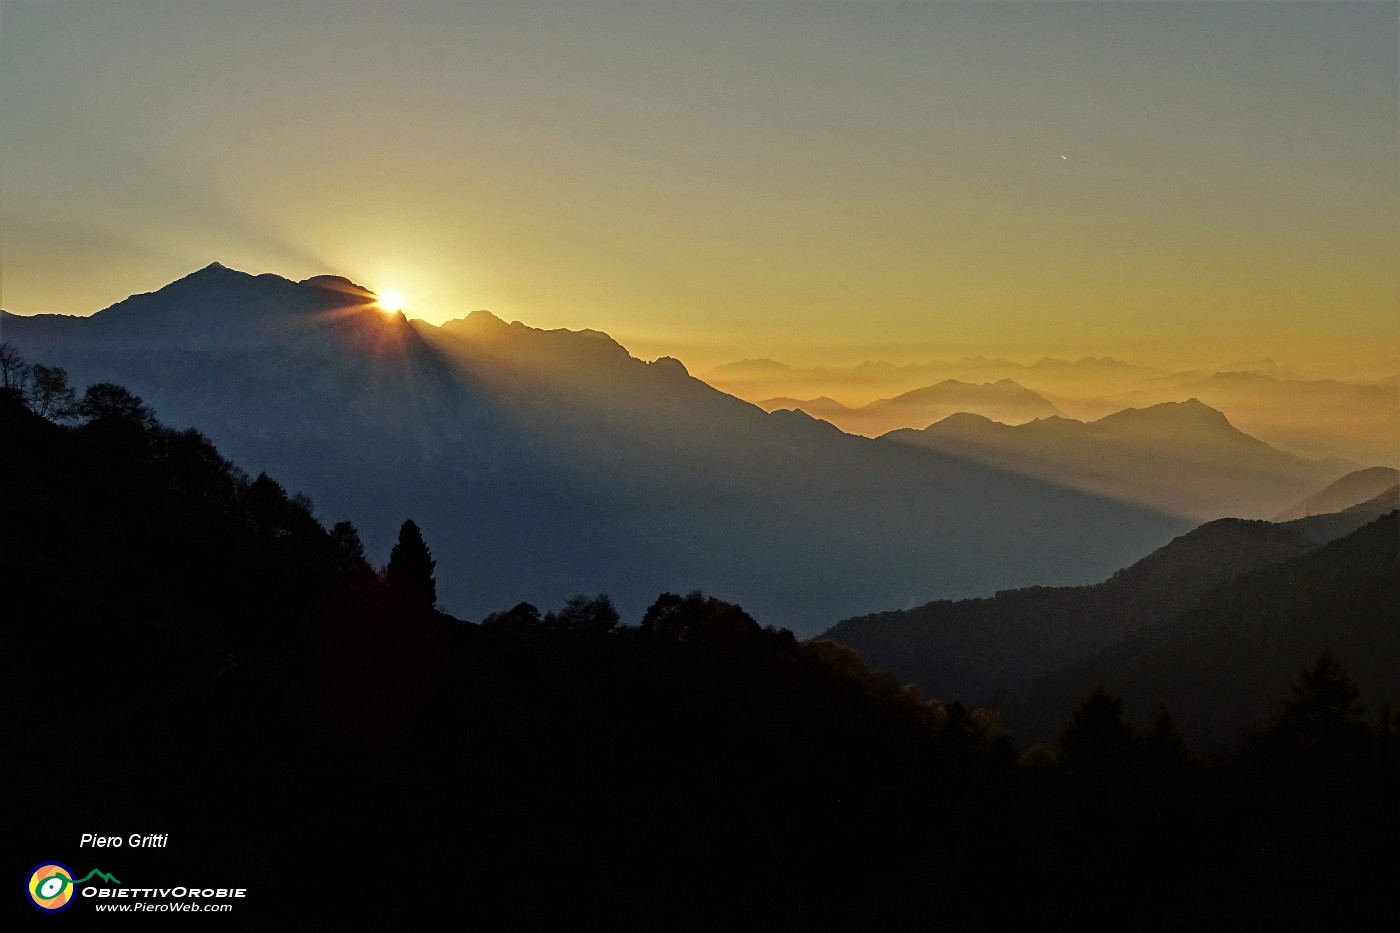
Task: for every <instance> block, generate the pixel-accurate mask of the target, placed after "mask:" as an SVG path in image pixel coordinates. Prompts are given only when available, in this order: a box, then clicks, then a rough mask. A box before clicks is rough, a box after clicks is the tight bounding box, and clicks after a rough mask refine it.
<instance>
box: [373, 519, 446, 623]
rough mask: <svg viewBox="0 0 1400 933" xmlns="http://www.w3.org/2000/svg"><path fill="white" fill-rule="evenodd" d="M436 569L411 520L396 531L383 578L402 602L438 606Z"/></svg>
mask: <svg viewBox="0 0 1400 933" xmlns="http://www.w3.org/2000/svg"><path fill="white" fill-rule="evenodd" d="M436 566H437V561H435V560H433V554H432V552H431V551H429V550H428V545H427V543H426V542H424V541H423V532H422V531H420V530H419V528H418V525H417V523H416V522H414V521H413V519H411V518H410V519H409V520H408V521H406V522H404V523H403V525H402V526H401V527H400V528H399V540H398V543H397V544H395V545H394V549H393V550H392V551H390V552H389V565H388V566H387V567H386V568H385V570H384V578H385V579H386V580H387V581H388V583H389V586H390V587H391V588H392V589H393V590H394V592H395V593H396V594H397V595H398V596H399V597H400V598H401V599H404V600H405V601H406V602H408V603H410V604H412V605H418V606H422V607H423V608H426V609H431V608H432V607H434V606H436V605H437V581H436V580H434V579H433V568H434V567H436Z"/></svg>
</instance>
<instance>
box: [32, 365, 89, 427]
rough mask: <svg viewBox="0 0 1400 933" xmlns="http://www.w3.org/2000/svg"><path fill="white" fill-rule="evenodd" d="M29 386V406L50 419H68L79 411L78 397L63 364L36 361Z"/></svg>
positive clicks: (39, 414)
mask: <svg viewBox="0 0 1400 933" xmlns="http://www.w3.org/2000/svg"><path fill="white" fill-rule="evenodd" d="M32 375H33V378H32V381H31V385H30V387H29V392H28V397H29V407H30V408H31V409H32V410H33V411H34V413H35V414H36V415H38V416H39V417H41V418H47V419H49V420H50V421H67V420H68V419H69V418H72V417H73V416H74V415H75V414H76V413H77V412H76V409H77V397H76V396H75V395H74V394H73V387H72V386H70V385H69V384H68V372H67V370H65V369H63V367H61V366H45V365H43V364H42V363H35V364H34V366H33V368H32Z"/></svg>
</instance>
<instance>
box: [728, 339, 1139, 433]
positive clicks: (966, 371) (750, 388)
mask: <svg viewBox="0 0 1400 933" xmlns="http://www.w3.org/2000/svg"><path fill="white" fill-rule="evenodd" d="M1160 375H1162V374H1161V373H1160V371H1158V370H1153V369H1146V368H1143V367H1140V366H1135V365H1134V364H1132V363H1126V362H1123V361H1122V360H1116V359H1113V358H1112V357H1106V356H1105V357H1084V358H1083V359H1079V360H1063V359H1056V358H1054V357H1045V358H1043V359H1040V360H1038V361H1036V362H1035V363H1031V364H1029V365H1027V364H1024V363H1017V362H1014V361H1012V360H1007V359H1003V358H1001V357H994V358H989V357H985V356H968V357H963V358H961V359H958V360H930V361H928V362H921V363H905V364H903V365H896V364H894V363H890V362H887V361H883V360H874V361H867V362H864V363H860V364H858V365H856V366H845V367H841V366H814V367H805V368H804V367H797V366H790V365H788V364H787V363H781V362H778V361H777V360H771V359H750V360H736V361H734V362H732V363H725V364H722V365H720V366H716V367H715V368H713V369H711V370H708V371H707V372H704V373H702V374H700V378H701V379H703V380H705V381H706V382H708V383H709V384H710V385H712V386H714V387H715V388H717V389H720V390H721V391H724V392H728V393H730V394H732V395H737V396H739V397H740V398H744V399H748V400H750V401H753V402H756V403H760V404H761V403H762V401H761V400H764V399H770V398H783V399H793V400H802V399H812V398H813V397H814V396H821V395H833V394H834V395H840V396H841V397H842V398H846V399H847V400H856V401H857V402H858V403H859V404H866V400H878V399H888V398H889V397H891V396H898V395H901V394H904V393H908V392H913V391H917V390H919V389H922V388H927V387H929V386H931V385H933V384H934V383H936V382H939V381H944V380H948V379H953V380H958V381H962V382H971V383H996V382H999V381H1001V380H1007V379H1010V380H1014V381H1015V382H1017V383H1018V384H1019V385H1021V386H1023V387H1025V386H1033V388H1032V389H1031V390H1030V391H1034V392H1037V393H1041V394H1043V393H1044V392H1046V391H1056V392H1066V393H1068V394H1070V395H1075V396H1078V395H1082V394H1083V393H1084V392H1085V391H1086V389H1087V390H1089V391H1092V392H1102V391H1104V389H1105V387H1118V388H1126V387H1132V386H1135V385H1137V384H1138V383H1140V382H1142V381H1143V380H1144V379H1148V378H1151V377H1157V376H1160ZM788 407H791V406H788ZM1117 407H1119V408H1121V407H1123V406H1122V405H1119V406H1117ZM974 410H975V409H974ZM1050 413H1051V412H1048V411H1043V412H1041V414H1040V415H1035V416H1032V417H1040V416H1043V415H1044V414H1050ZM932 420H935V419H928V420H926V421H924V422H923V423H918V422H915V423H914V424H913V425H912V426H914V427H923V426H924V425H925V424H928V423H929V421H932ZM999 420H1000V419H999ZM1019 420H1027V419H1025V418H1021V419H1019Z"/></svg>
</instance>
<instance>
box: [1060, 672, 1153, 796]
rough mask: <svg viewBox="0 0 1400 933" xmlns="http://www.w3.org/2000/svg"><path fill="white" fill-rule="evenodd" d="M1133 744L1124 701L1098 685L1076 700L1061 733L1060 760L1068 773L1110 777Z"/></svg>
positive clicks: (1129, 756) (1128, 757)
mask: <svg viewBox="0 0 1400 933" xmlns="http://www.w3.org/2000/svg"><path fill="white" fill-rule="evenodd" d="M1135 745H1136V739H1135V738H1134V736H1133V727H1132V726H1131V725H1129V724H1128V722H1127V721H1126V720H1125V719H1124V718H1123V701H1122V700H1121V699H1119V698H1118V697H1116V696H1113V695H1112V694H1110V693H1107V692H1106V691H1105V690H1104V689H1103V687H1102V686H1100V687H1098V688H1097V689H1096V690H1094V692H1093V693H1091V694H1089V695H1088V696H1087V697H1085V698H1084V699H1083V700H1081V701H1080V702H1079V705H1078V706H1076V707H1075V709H1074V714H1073V717H1072V718H1071V720H1070V723H1069V725H1067V726H1066V727H1065V730H1064V732H1062V733H1061V734H1060V761H1061V762H1062V763H1063V764H1064V766H1065V769H1066V771H1068V772H1069V773H1071V774H1080V775H1084V776H1086V777H1093V778H1102V779H1109V778H1111V777H1113V776H1114V775H1117V774H1119V773H1121V772H1122V771H1123V769H1124V768H1125V767H1126V766H1127V765H1128V763H1129V762H1130V761H1131V759H1132V756H1133V752H1134V749H1135Z"/></svg>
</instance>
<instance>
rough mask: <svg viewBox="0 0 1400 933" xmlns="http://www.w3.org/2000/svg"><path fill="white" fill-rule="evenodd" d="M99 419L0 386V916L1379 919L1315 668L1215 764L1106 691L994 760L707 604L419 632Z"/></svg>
mask: <svg viewBox="0 0 1400 933" xmlns="http://www.w3.org/2000/svg"><path fill="white" fill-rule="evenodd" d="M104 391H105V395H104V393H103V392H99V393H98V394H97V396H95V397H94V395H93V392H92V391H91V390H90V391H89V393H88V395H87V397H85V398H84V400H83V402H84V404H83V405H81V406H79V409H78V413H77V416H76V417H75V418H74V419H73V420H74V423H75V426H74V427H68V428H65V427H59V426H57V425H55V424H52V423H49V422H48V421H45V420H44V419H42V418H40V417H38V416H37V415H36V414H34V413H33V412H32V411H31V410H30V408H32V407H33V402H32V400H30V404H29V405H28V406H26V405H23V404H20V403H19V402H18V401H17V400H16V399H15V397H14V396H13V394H2V393H0V436H3V438H4V451H5V454H4V456H3V457H0V522H3V527H0V547H3V550H0V568H2V569H3V574H4V577H3V581H2V582H3V586H4V593H5V599H6V603H7V611H6V612H5V613H4V615H3V624H0V664H3V669H0V682H3V684H4V693H3V694H0V699H2V700H3V717H0V724H2V725H3V733H2V734H0V747H3V754H0V800H3V801H4V804H3V807H4V809H3V813H2V814H0V851H3V860H4V864H3V872H4V875H5V877H9V878H12V879H15V885H14V888H13V889H12V890H14V891H15V893H16V897H14V898H12V899H11V900H10V901H9V902H8V903H7V905H6V910H7V919H8V920H11V921H13V920H23V921H30V920H32V921H34V922H35V923H46V924H51V923H53V922H55V921H54V920H53V918H41V917H40V915H39V914H38V913H37V912H35V911H34V910H33V909H32V908H31V907H30V906H29V905H28V904H27V903H26V902H25V901H24V900H23V899H22V897H20V896H19V895H18V889H19V887H20V884H19V880H20V879H22V878H23V877H24V876H25V873H26V872H27V871H29V870H30V868H31V866H33V865H34V864H35V863H36V862H39V861H41V860H43V859H58V860H61V861H64V862H65V863H67V864H69V865H71V866H72V867H73V868H74V869H77V870H80V871H83V872H86V871H87V870H88V869H89V868H94V867H96V868H101V869H103V870H104V871H106V872H109V873H111V874H113V875H115V876H116V877H118V878H120V879H121V881H122V883H123V884H124V885H127V886H131V885H136V884H139V885H142V886H161V885H170V884H185V883H193V884H211V885H220V886H223V885H228V886H230V887H246V888H247V889H248V895H247V897H246V899H244V900H242V901H240V902H239V903H238V904H237V905H236V907H235V910H234V912H233V913H231V914H230V915H229V916H227V917H225V918H223V920H224V921H226V922H227V923H229V924H231V925H233V926H235V927H237V928H265V929H306V928H322V929H327V928H349V927H352V926H353V927H355V928H363V929H369V928H377V929H384V928H395V929H463V928H472V929H511V928H531V929H546V928H547V929H592V928H596V927H607V928H627V929H631V928H637V929H648V930H656V929H813V928H817V929H841V930H887V929H906V928H908V929H914V928H918V929H927V928H935V927H936V928H939V929H951V930H960V929H1008V930H1011V929H1017V930H1019V929H1027V928H1031V927H1034V928H1052V929H1053V928H1064V929H1113V930H1119V929H1182V928H1188V927H1192V928H1220V927H1222V926H1224V927H1229V928H1236V929H1243V928H1271V929H1272V928H1278V927H1280V926H1284V927H1287V926H1293V925H1297V924H1300V923H1307V924H1309V925H1317V924H1326V925H1327V926H1328V927H1329V928H1343V927H1346V926H1348V925H1351V926H1355V925H1356V924H1359V923H1360V922H1362V921H1363V920H1369V921H1372V922H1385V921H1386V920H1393V919H1397V918H1396V917H1395V916H1394V915H1395V902H1394V899H1393V895H1392V893H1391V892H1392V888H1393V879H1394V877H1395V871H1396V870H1397V868H1400V862H1398V861H1397V857H1396V846H1395V839H1396V838H1397V831H1398V830H1400V819H1397V814H1396V805H1397V801H1400V794H1397V793H1396V791H1397V789H1400V788H1397V779H1396V775H1397V770H1400V756H1398V755H1397V739H1400V737H1398V736H1397V735H1396V731H1397V729H1396V726H1397V722H1396V721H1395V720H1391V721H1388V722H1387V723H1386V724H1385V726H1384V727H1383V728H1377V727H1375V726H1374V725H1372V723H1373V722H1374V718H1367V719H1364V720H1363V719H1361V718H1359V717H1358V716H1357V715H1356V713H1355V710H1353V709H1352V707H1351V705H1349V703H1353V704H1354V698H1352V700H1348V697H1350V696H1351V695H1350V694H1349V693H1348V692H1347V691H1348V689H1349V688H1348V681H1347V679H1346V675H1345V674H1344V672H1341V671H1339V670H1337V669H1335V666H1333V665H1330V664H1328V663H1320V664H1319V665H1318V666H1317V667H1316V669H1315V670H1313V671H1312V672H1311V673H1310V675H1309V676H1307V677H1303V678H1300V679H1299V680H1298V681H1297V685H1298V687H1299V689H1298V691H1297V692H1296V693H1292V694H1290V693H1289V691H1288V685H1287V684H1286V683H1279V684H1277V685H1275V687H1274V690H1275V693H1276V695H1277V696H1278V698H1279V699H1280V700H1282V699H1284V698H1289V700H1290V703H1289V705H1287V706H1285V707H1282V708H1281V712H1280V713H1279V715H1278V716H1277V718H1276V719H1275V720H1274V721H1273V722H1272V723H1266V722H1261V723H1260V724H1259V725H1260V727H1261V731H1260V733H1259V735H1258V737H1257V738H1255V739H1253V740H1251V741H1250V743H1248V744H1246V745H1243V746H1241V747H1240V749H1239V750H1238V753H1237V754H1236V755H1234V756H1233V757H1231V758H1230V759H1229V760H1228V761H1227V760H1221V761H1220V762H1218V763H1216V764H1213V765H1211V766H1209V767H1207V766H1204V765H1202V764H1200V763H1198V762H1196V761H1194V760H1193V759H1192V758H1191V757H1190V756H1189V755H1188V754H1187V752H1186V750H1185V749H1184V748H1183V747H1182V745H1181V743H1180V740H1179V739H1178V738H1177V737H1176V735H1175V733H1174V731H1173V729H1172V728H1171V725H1170V723H1169V722H1168V721H1166V720H1164V719H1163V720H1159V721H1157V722H1155V723H1153V724H1151V725H1150V726H1147V724H1141V725H1143V726H1146V728H1144V729H1142V730H1136V731H1135V730H1134V728H1133V727H1132V726H1131V725H1129V724H1128V723H1127V722H1125V721H1124V719H1123V718H1122V716H1121V712H1120V708H1119V706H1118V704H1117V701H1116V700H1115V699H1114V698H1113V697H1110V696H1106V695H1103V694H1096V695H1093V696H1090V697H1087V698H1085V699H1083V700H1081V701H1080V702H1079V704H1078V706H1077V707H1076V708H1075V709H1074V710H1070V709H1066V710H1064V711H1063V714H1064V719H1065V720H1066V721H1067V722H1068V723H1069V725H1068V726H1067V728H1066V729H1065V731H1064V733H1063V735H1062V738H1061V742H1060V743H1059V745H1058V747H1057V748H1056V749H1055V750H1050V749H1045V748H1036V749H1032V750H1031V751H1029V752H1027V753H1025V754H1024V755H1022V756H1021V757H1020V758H1019V759H1018V757H1017V749H1015V748H1014V747H1013V745H1012V743H1011V741H1010V738H1009V737H1008V736H1007V735H1005V733H1004V732H1003V731H1002V730H1001V728H1000V726H999V724H998V718H997V716H996V715H995V714H994V713H990V712H987V711H969V710H967V709H965V708H963V707H962V706H961V705H959V704H957V703H955V702H948V703H942V702H935V701H927V700H925V699H923V698H922V697H920V696H919V694H918V693H917V692H916V691H914V690H912V689H910V688H902V689H901V688H900V686H899V684H898V682H897V681H895V680H894V679H893V678H892V677H890V676H889V675H886V674H879V673H874V672H871V671H870V670H869V669H867V668H866V667H865V665H864V664H863V663H862V662H861V661H860V660H859V658H858V657H857V656H856V655H855V654H854V652H852V651H850V650H849V649H845V648H841V647H838V646H836V645H833V644H831V643H828V642H821V641H816V642H809V643H805V644H803V643H799V642H797V641H796V640H795V639H794V638H793V637H792V636H791V635H790V634H788V633H786V632H783V631H776V630H772V629H764V628H762V627H761V626H760V625H759V624H758V623H757V622H756V621H754V620H753V619H752V618H751V617H749V616H748V615H747V614H746V613H744V612H743V611H742V610H741V609H739V608H738V607H736V606H733V605H730V604H728V603H725V602H723V601H721V600H718V599H713V598H707V597H704V596H701V595H699V594H692V595H691V596H685V597H681V596H673V595H663V596H662V597H660V598H659V599H658V600H657V601H656V602H655V604H654V605H653V606H652V607H651V608H650V609H649V610H648V612H647V613H646V615H645V617H644V618H642V619H640V620H629V621H633V622H637V623H638V624H634V625H627V626H623V625H620V624H619V619H618V618H617V615H616V613H615V611H613V609H612V606H611V603H610V602H609V601H608V600H607V599H606V598H605V597H580V598H578V599H575V600H572V601H570V602H569V603H568V604H567V605H566V606H564V607H561V608H560V609H558V610H556V611H553V612H548V613H544V614H541V613H540V612H539V611H538V610H536V609H535V608H534V607H531V606H528V605H523V604H522V605H520V606H516V607H515V608H513V609H509V610H504V611H502V612H500V613H497V614H495V615H493V616H491V617H489V618H487V619H485V620H483V621H482V623H481V624H479V625H472V624H469V623H467V622H464V621H460V620H457V619H453V618H451V617H448V616H445V615H442V614H440V613H437V612H435V611H434V610H433V609H432V607H431V601H432V583H433V573H432V564H431V559H430V557H429V556H428V554H427V553H426V551H424V550H422V548H421V546H418V545H417V544H416V529H415V528H414V527H412V526H406V527H405V530H404V532H403V533H402V534H401V537H400V544H399V547H398V548H396V551H395V553H394V554H393V555H392V556H391V558H390V561H389V565H388V568H387V572H385V573H375V572H373V571H372V570H371V569H370V568H369V566H368V564H367V563H366V562H365V560H364V558H363V554H362V552H361V550H360V548H359V547H358V536H357V535H356V534H355V533H354V529H353V528H351V527H350V526H349V525H346V524H341V525H337V526H336V527H335V528H334V529H332V530H331V531H327V530H326V529H325V528H324V527H323V526H321V525H320V524H319V523H318V522H317V521H316V519H315V518H314V517H313V516H312V513H311V511H310V508H309V504H308V503H307V502H306V501H305V500H301V499H298V498H296V497H288V496H287V495H286V493H285V491H284V490H283V489H282V488H281V487H280V486H278V485H277V484H276V483H275V482H274V481H273V480H271V479H269V478H266V477H258V478H256V479H250V478H249V477H247V476H244V475H242V474H241V473H240V472H239V471H237V470H236V469H235V468H233V467H231V466H230V465H229V464H227V463H226V462H225V461H223V460H222V459H221V458H220V457H219V456H218V454H217V452H216V451H214V450H213V448H212V447H211V446H209V445H208V444H207V442H204V441H203V440H202V438H200V437H199V436H198V435H197V434H194V433H192V432H184V433H175V432H170V431H168V430H166V429H164V428H162V427H161V426H160V425H158V424H157V423H156V422H155V421H154V419H153V418H151V417H150V413H149V412H148V411H146V410H144V409H143V408H142V407H141V406H140V404H139V401H138V400H135V399H133V398H131V397H130V396H127V395H124V394H122V393H120V392H119V391H118V390H115V389H114V388H111V387H109V388H108V389H106V390H104ZM430 543H431V542H429V544H430ZM82 833H94V834H114V835H121V836H126V835H128V834H130V833H160V834H167V835H168V837H169V844H168V846H167V847H165V848H157V849H134V848H130V847H126V848H120V849H104V850H100V851H98V850H93V849H91V848H80V847H79V845H78V842H79V837H80V835H81V834H82ZM92 913H93V909H92V903H91V902H89V901H85V900H81V899H80V900H79V901H78V902H77V903H75V905H74V908H73V910H71V911H68V912H67V913H66V914H65V915H64V918H60V919H66V920H67V921H71V922H76V923H79V924H80V925H86V924H83V921H84V919H86V918H87V917H90V916H91V915H92ZM84 915H87V916H86V917H85V916H84ZM152 919H154V920H156V921H159V920H161V919H166V920H168V919H169V918H168V917H166V918H160V917H156V918H150V917H148V918H145V921H146V922H150V921H151V920H152ZM182 919H183V920H185V922H184V923H183V924H182V925H184V926H193V925H195V924H193V923H190V922H189V921H188V919H187V918H182ZM9 925H10V924H9V923H7V926H9ZM158 925H159V924H158ZM166 925H169V924H166Z"/></svg>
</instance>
